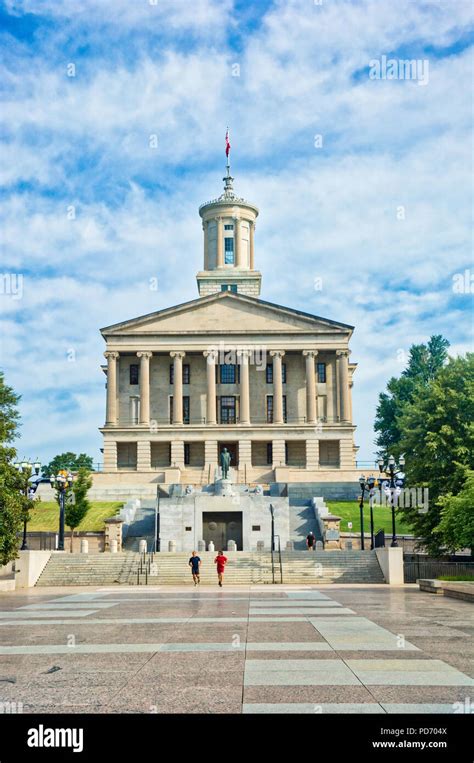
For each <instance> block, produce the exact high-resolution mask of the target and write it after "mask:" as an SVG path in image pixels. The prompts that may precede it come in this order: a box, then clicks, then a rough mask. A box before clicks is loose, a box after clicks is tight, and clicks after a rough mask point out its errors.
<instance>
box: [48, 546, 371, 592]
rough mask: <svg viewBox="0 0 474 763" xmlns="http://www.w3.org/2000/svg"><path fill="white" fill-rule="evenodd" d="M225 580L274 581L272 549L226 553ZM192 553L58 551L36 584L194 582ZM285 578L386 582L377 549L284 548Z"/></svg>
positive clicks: (208, 569) (211, 579)
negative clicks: (294, 549)
mask: <svg viewBox="0 0 474 763" xmlns="http://www.w3.org/2000/svg"><path fill="white" fill-rule="evenodd" d="M199 556H200V558H201V562H202V563H201V583H203V584H206V585H207V584H211V585H216V583H217V575H216V569H215V564H214V559H215V556H216V554H215V553H211V552H208V551H206V552H202V553H201V552H200V553H199ZM226 556H227V558H228V563H227V565H226V570H225V575H224V582H225V584H227V585H239V584H241V585H251V584H256V583H260V584H262V583H269V584H271V583H272V579H273V578H272V563H271V554H270V552H269V551H262V552H250V551H249V552H247V551H233V552H232V551H228V552H226ZM189 557H190V554H189V552H187V553H182V552H179V553H159V554H153V555H151V554H147V555H145V556H143V555H140V554H138V553H134V552H122V553H120V554H108V553H104V554H69V553H61V554H58V553H55V554H52V556H51V558H50V560H49V562H48V564H47V565H46V567H45V569H44V570H43V573H42V575H41V576H40V578H39V580H38V582H37V584H36V585H38V586H57V585H64V586H67V585H79V586H80V585H91V586H100V585H110V584H114V583H116V584H127V583H128V584H130V585H136V584H137V583H138V584H140V585H142V584H143V585H182V584H189V583H191V582H192V579H191V570H190V568H189V566H188V561H189ZM281 558H282V573H283V582H284V583H290V584H291V583H293V584H312V585H320V584H325V583H328V584H330V583H346V584H348V583H383V582H384V578H383V575H382V571H381V569H380V566H379V563H378V561H377V557H376V555H375V552H374V551H332V552H331V551H326V552H324V551H321V552H318V551H316V552H314V551H313V552H311V551H285V552H282V555H281ZM274 573H275V582H276V583H280V580H281V577H280V565H279V557H278V554H277V553H275V555H274Z"/></svg>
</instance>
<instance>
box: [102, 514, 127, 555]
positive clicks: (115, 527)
mask: <svg viewBox="0 0 474 763" xmlns="http://www.w3.org/2000/svg"><path fill="white" fill-rule="evenodd" d="M104 524H105V544H104V551H112V549H111V541H116V543H117V551H121V550H122V526H123V520H122V519H118V518H116V517H110V518H109V519H106V520H105V522H104Z"/></svg>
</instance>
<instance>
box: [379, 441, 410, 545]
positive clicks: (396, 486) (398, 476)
mask: <svg viewBox="0 0 474 763" xmlns="http://www.w3.org/2000/svg"><path fill="white" fill-rule="evenodd" d="M378 464H379V471H380V474H381V475H382V474H383V473H385V474H386V475H387V476H388V477H389V479H388V480H385V482H384V481H383V480H382V479H381V483H382V487H386V488H388V489H389V493H390V506H391V509H392V542H391V544H390V546H392V547H394V548H395V547H397V546H398V543H397V532H396V527H395V507H396V504H397V500H398V496H399V495H400V492H401V489H402V488H403V487H404V486H405V473H404V471H403V468H404V466H405V457H404V455H403V454H402V455H401V456H400V458H399V459H398V466H397V464H396V461H395V459H394V457H393V456H389V458H388V462H387V466H385V465H384V462H383V458H380V459H379V462H378Z"/></svg>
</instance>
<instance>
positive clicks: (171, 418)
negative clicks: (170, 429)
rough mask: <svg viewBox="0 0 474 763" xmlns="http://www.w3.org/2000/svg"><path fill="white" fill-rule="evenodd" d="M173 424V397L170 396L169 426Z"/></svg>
mask: <svg viewBox="0 0 474 763" xmlns="http://www.w3.org/2000/svg"><path fill="white" fill-rule="evenodd" d="M172 423H173V395H170V424H172Z"/></svg>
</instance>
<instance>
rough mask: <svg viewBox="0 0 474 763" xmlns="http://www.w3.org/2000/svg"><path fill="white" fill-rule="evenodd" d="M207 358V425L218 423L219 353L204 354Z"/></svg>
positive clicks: (211, 351) (209, 352)
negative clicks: (217, 383)
mask: <svg viewBox="0 0 474 763" xmlns="http://www.w3.org/2000/svg"><path fill="white" fill-rule="evenodd" d="M203 355H204V357H205V358H206V369H207V395H206V424H215V423H216V360H217V351H216V350H207V351H206V352H203Z"/></svg>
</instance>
